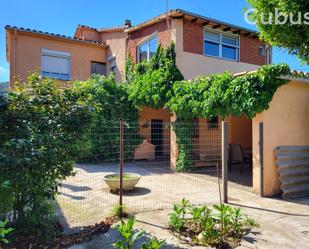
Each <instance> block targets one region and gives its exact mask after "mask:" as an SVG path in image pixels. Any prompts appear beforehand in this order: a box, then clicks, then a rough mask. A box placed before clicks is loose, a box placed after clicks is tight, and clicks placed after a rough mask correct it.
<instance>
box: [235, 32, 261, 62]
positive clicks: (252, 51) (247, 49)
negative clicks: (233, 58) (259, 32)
mask: <svg viewBox="0 0 309 249" xmlns="http://www.w3.org/2000/svg"><path fill="white" fill-rule="evenodd" d="M260 45H265V44H264V43H263V42H261V41H260V40H259V39H257V38H250V37H248V36H243V35H241V36H240V61H241V62H246V63H251V64H256V65H263V64H265V62H266V57H265V56H260V55H259V46H260Z"/></svg>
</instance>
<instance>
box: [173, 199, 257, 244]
mask: <svg viewBox="0 0 309 249" xmlns="http://www.w3.org/2000/svg"><path fill="white" fill-rule="evenodd" d="M168 223H169V226H170V229H171V230H172V231H173V232H174V233H175V234H176V235H177V236H178V237H180V238H181V239H183V240H186V241H187V242H190V243H192V244H197V245H204V246H214V247H227V248H228V247H232V248H234V247H237V246H238V245H239V244H240V241H241V238H242V237H243V235H244V233H245V229H247V228H252V227H256V226H258V224H257V223H256V222H255V221H254V220H253V219H251V218H249V217H248V216H246V215H243V214H242V213H241V210H240V209H239V208H234V207H232V206H229V205H225V204H221V205H213V206H212V207H207V206H194V205H192V204H191V203H190V202H189V201H188V200H186V199H183V200H182V201H181V203H180V204H174V206H173V210H172V212H171V213H170V214H169V222H168Z"/></svg>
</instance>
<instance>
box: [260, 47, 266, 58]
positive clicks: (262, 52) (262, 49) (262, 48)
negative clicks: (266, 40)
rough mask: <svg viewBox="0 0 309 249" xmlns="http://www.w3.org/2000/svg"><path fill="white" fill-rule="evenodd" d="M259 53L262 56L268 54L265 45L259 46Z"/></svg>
mask: <svg viewBox="0 0 309 249" xmlns="http://www.w3.org/2000/svg"><path fill="white" fill-rule="evenodd" d="M259 55H260V56H266V49H265V46H259Z"/></svg>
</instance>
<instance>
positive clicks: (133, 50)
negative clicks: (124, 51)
mask: <svg viewBox="0 0 309 249" xmlns="http://www.w3.org/2000/svg"><path fill="white" fill-rule="evenodd" d="M154 32H157V35H158V40H159V43H160V44H161V45H162V46H166V45H168V44H169V43H170V40H171V35H170V30H169V29H168V26H167V22H166V20H163V21H160V22H158V23H155V24H153V25H150V26H148V27H145V28H143V29H140V30H137V31H134V32H132V33H130V34H129V39H128V50H129V54H130V55H131V56H132V57H133V58H134V60H135V62H136V61H137V46H138V44H139V43H140V42H141V41H143V40H144V39H145V38H146V37H147V36H150V35H151V34H153V33H154Z"/></svg>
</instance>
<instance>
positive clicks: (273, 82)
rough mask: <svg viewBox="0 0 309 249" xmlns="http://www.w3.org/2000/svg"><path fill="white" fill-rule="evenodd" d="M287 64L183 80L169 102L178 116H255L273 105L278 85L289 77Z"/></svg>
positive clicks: (176, 86) (174, 87)
mask: <svg viewBox="0 0 309 249" xmlns="http://www.w3.org/2000/svg"><path fill="white" fill-rule="evenodd" d="M287 74H289V67H288V66H287V65H286V64H278V65H265V66H262V67H260V68H259V69H258V70H257V71H256V72H253V73H250V74H244V75H242V76H234V75H232V74H230V73H228V72H225V73H223V74H213V75H210V76H206V77H199V78H196V79H193V80H189V81H179V82H176V83H174V85H173V89H172V91H173V94H172V97H171V98H170V100H169V101H168V102H167V103H166V105H167V107H168V108H169V109H170V110H171V111H173V112H175V113H177V116H178V117H183V118H195V117H205V118H209V117H212V116H220V117H226V116H228V115H235V116H239V115H246V116H247V117H251V118H252V117H254V116H255V115H256V114H257V113H260V112H262V111H264V110H266V109H268V107H269V103H270V101H271V100H272V97H273V95H274V93H275V92H276V90H277V88H278V87H279V86H281V85H283V84H285V83H286V82H287V81H286V80H282V79H280V78H278V77H279V76H281V75H287Z"/></svg>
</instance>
